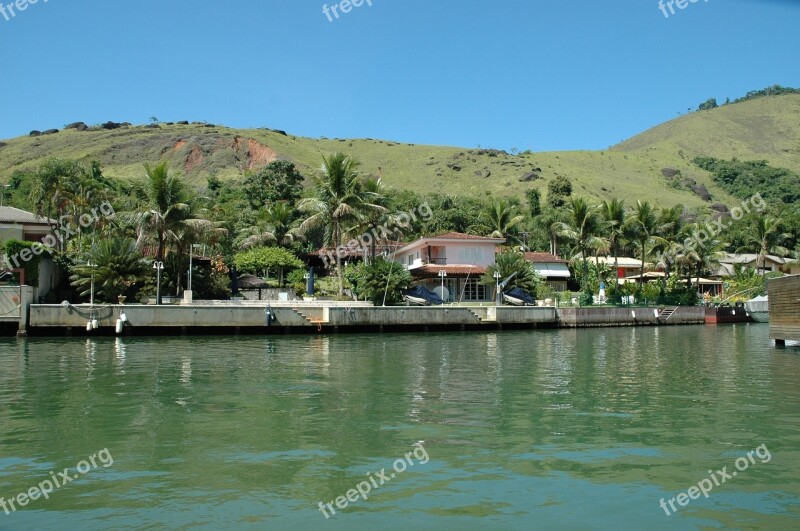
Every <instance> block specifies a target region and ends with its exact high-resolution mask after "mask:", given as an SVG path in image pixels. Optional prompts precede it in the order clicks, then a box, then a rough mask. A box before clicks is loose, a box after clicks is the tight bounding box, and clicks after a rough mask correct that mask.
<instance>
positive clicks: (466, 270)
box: [394, 232, 505, 302]
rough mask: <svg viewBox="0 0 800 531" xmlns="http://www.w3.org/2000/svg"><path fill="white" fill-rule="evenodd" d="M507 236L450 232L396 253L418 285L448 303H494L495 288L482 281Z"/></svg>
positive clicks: (412, 243)
mask: <svg viewBox="0 0 800 531" xmlns="http://www.w3.org/2000/svg"><path fill="white" fill-rule="evenodd" d="M503 243H505V239H504V238H485V237H483V236H473V235H471V234H462V233H460V232H448V233H446V234H439V235H438V236H431V237H426V238H420V239H418V240H416V241H414V242H411V243H409V244H407V245H405V246H404V247H401V248H400V249H398V250H397V252H396V253H395V254H394V259H395V261H396V262H399V263H401V264H403V265H404V266H405V267H406V269H408V271H409V272H410V273H411V276H412V277H413V279H414V283H415V284H416V285H422V286H425V287H426V288H427V289H429V290H431V291H433V292H434V293H436V294H437V295H439V296H440V297H441V298H442V299H443V300H445V301H446V302H492V301H493V300H494V299H493V287H492V286H487V285H484V284H481V283H480V278H481V276H482V275H483V274H484V273H486V269H487V267H488V266H490V265H492V264H493V263H494V261H495V258H494V257H495V254H496V253H497V246H498V245H501V244H503Z"/></svg>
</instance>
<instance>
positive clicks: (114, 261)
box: [70, 238, 147, 302]
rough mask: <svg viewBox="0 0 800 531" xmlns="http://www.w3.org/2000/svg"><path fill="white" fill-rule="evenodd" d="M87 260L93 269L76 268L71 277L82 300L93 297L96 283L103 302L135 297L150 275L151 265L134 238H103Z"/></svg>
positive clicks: (85, 266)
mask: <svg viewBox="0 0 800 531" xmlns="http://www.w3.org/2000/svg"><path fill="white" fill-rule="evenodd" d="M87 258H88V260H87V262H89V263H90V264H91V265H88V264H87V265H80V266H77V267H75V268H74V274H73V275H72V277H70V281H71V284H72V286H74V287H75V288H76V289H78V292H79V293H80V295H82V296H86V295H88V294H89V292H90V291H91V287H92V283H93V282H94V287H95V291H96V294H97V296H98V297H99V298H100V299H101V300H104V301H106V302H116V301H117V297H119V296H120V295H125V294H126V293H128V294H131V293H132V291H133V290H135V289H136V286H137V284H141V283H142V282H143V279H144V277H145V275H146V274H147V263H146V262H145V261H144V259H143V258H142V256H141V255H140V254H139V251H138V250H137V249H136V242H135V241H134V240H133V239H131V238H103V239H101V240H100V241H99V242H97V243H96V244H95V245H94V246H93V247H92V249H91V251H90V252H89V253H88V256H87Z"/></svg>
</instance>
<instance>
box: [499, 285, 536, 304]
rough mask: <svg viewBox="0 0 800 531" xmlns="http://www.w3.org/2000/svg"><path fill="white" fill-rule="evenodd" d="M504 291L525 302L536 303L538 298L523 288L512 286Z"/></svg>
mask: <svg viewBox="0 0 800 531" xmlns="http://www.w3.org/2000/svg"><path fill="white" fill-rule="evenodd" d="M504 293H505V294H506V295H508V296H509V297H514V298H515V299H519V300H521V301H523V302H524V303H525V304H536V299H534V298H533V297H531V295H530V293H528V292H527V291H525V290H524V289H522V288H511V289H510V290H508V291H506V292H504Z"/></svg>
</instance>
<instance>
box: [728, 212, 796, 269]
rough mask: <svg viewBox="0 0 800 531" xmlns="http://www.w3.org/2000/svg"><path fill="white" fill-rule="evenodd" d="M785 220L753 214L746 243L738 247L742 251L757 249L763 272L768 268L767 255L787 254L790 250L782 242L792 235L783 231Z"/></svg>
mask: <svg viewBox="0 0 800 531" xmlns="http://www.w3.org/2000/svg"><path fill="white" fill-rule="evenodd" d="M782 225H783V220H781V219H780V218H775V217H772V216H753V217H752V219H751V221H750V227H751V230H750V231H749V232H748V233H747V236H746V239H745V244H744V245H743V246H742V247H741V248H739V249H738V251H739V252H742V251H755V252H757V253H758V262H760V263H761V274H762V275H763V274H764V273H765V272H766V270H767V264H766V260H767V255H769V254H777V255H780V256H786V255H787V254H789V250H788V249H787V248H786V247H783V246H782V245H781V243H783V242H784V241H785V240H787V239H788V238H790V237H791V235H790V234H788V233H786V232H782V230H781V229H782ZM756 265H758V264H756Z"/></svg>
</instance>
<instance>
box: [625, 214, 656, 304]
mask: <svg viewBox="0 0 800 531" xmlns="http://www.w3.org/2000/svg"><path fill="white" fill-rule="evenodd" d="M628 227H629V229H630V231H631V236H632V237H633V238H634V239H635V240H636V242H637V243H638V245H639V249H640V251H641V253H640V256H641V260H642V265H641V268H640V270H639V287H640V288H641V287H642V285H643V282H644V263H645V261H646V260H647V244H648V243H650V242H651V240H652V238H653V237H654V236H656V235H657V230H658V218H657V216H656V210H655V209H654V208H653V206H652V205H651V204H650V203H649V202H648V201H637V202H636V207H635V208H634V209H633V212H632V215H631V216H630V217H629V218H628Z"/></svg>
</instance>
